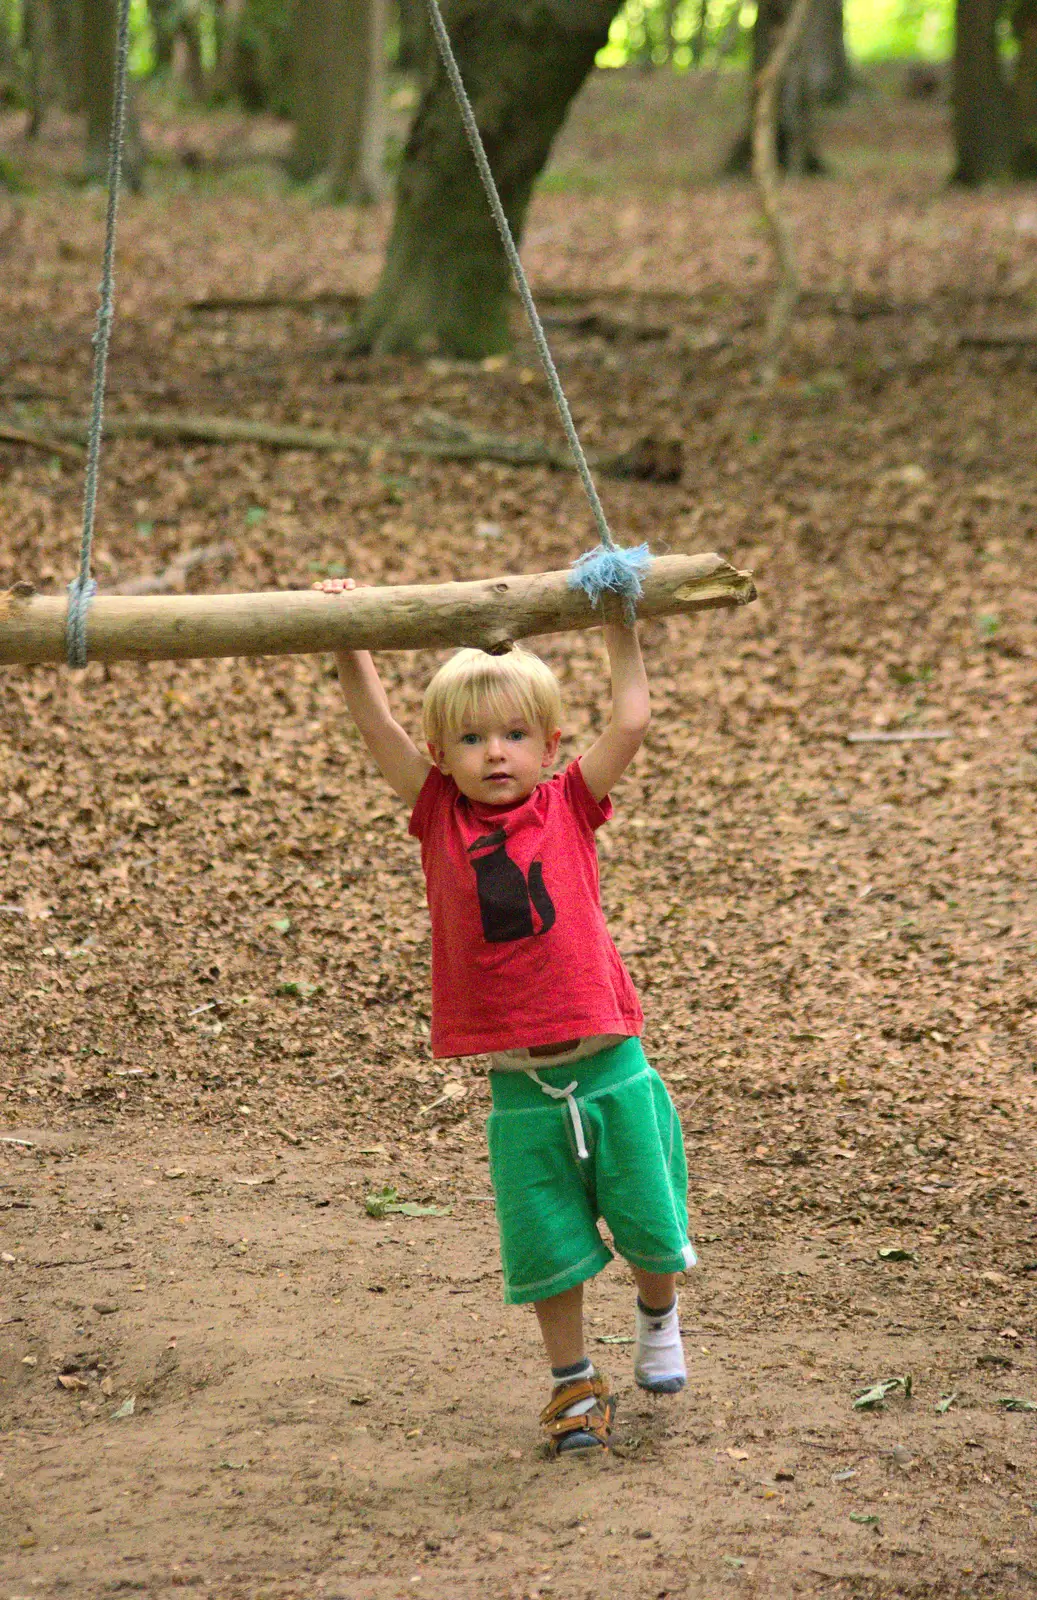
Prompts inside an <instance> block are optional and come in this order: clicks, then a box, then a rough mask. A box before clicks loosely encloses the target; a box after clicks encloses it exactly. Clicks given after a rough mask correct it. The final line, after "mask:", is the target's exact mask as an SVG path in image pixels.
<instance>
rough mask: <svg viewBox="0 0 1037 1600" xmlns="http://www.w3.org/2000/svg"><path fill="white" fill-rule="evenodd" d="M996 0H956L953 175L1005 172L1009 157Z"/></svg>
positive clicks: (961, 178)
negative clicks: (954, 149)
mask: <svg viewBox="0 0 1037 1600" xmlns="http://www.w3.org/2000/svg"><path fill="white" fill-rule="evenodd" d="M1000 10H1001V4H1000V0H957V9H956V13H955V35H954V89H953V107H954V114H953V121H954V141H955V148H956V151H957V166H956V168H955V172H954V181H955V182H956V183H963V184H968V185H970V186H971V185H976V184H981V183H990V182H992V181H993V180H994V179H997V178H1001V177H1004V176H1005V174H1006V172H1007V170H1008V167H1009V163H1010V158H1011V107H1010V102H1009V96H1008V88H1007V85H1006V83H1005V77H1004V73H1003V71H1002V69H1001V58H1000V55H999V53H998V42H997V22H998V14H999V12H1000Z"/></svg>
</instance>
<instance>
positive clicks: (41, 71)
mask: <svg viewBox="0 0 1037 1600" xmlns="http://www.w3.org/2000/svg"><path fill="white" fill-rule="evenodd" d="M22 36H23V38H24V41H25V49H26V54H27V56H28V61H29V75H28V90H29V127H28V130H27V133H28V137H29V138H30V139H35V138H37V137H38V136H39V133H40V130H41V128H42V127H43V119H44V117H45V116H46V112H47V107H48V105H49V104H50V103H51V101H52V100H53V98H54V84H55V77H56V69H55V66H54V36H53V31H52V28H51V13H50V5H49V0H25V4H24V9H23V11H22Z"/></svg>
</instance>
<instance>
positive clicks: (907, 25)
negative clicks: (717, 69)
mask: <svg viewBox="0 0 1037 1600" xmlns="http://www.w3.org/2000/svg"><path fill="white" fill-rule="evenodd" d="M844 16H845V28H846V45H847V49H848V51H849V53H850V54H851V55H852V56H854V57H856V59H857V60H858V61H876V60H898V59H916V60H917V59H923V60H928V61H938V60H946V59H947V58H948V57H949V56H950V53H951V49H952V46H953V39H954V0H844ZM755 22H756V5H755V4H754V3H753V0H627V3H626V5H624V7H623V9H622V10H621V11H620V13H619V15H618V16H617V17H616V18H615V20H614V22H613V24H612V27H611V29H610V31H609V42H608V44H607V45H606V46H605V48H604V49H603V50H602V51H600V52H599V55H598V65H599V67H626V66H631V65H633V64H636V63H640V64H648V63H651V64H652V65H655V66H662V65H665V64H667V63H668V64H669V65H671V66H673V67H676V68H679V69H680V68H685V67H691V66H702V67H711V66H717V65H723V64H724V63H726V62H738V63H740V64H744V62H745V60H746V57H747V54H748V40H749V36H750V34H751V33H752V29H753V25H754V24H755Z"/></svg>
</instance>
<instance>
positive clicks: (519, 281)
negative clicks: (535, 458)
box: [426, 0, 618, 551]
mask: <svg viewBox="0 0 1037 1600" xmlns="http://www.w3.org/2000/svg"><path fill="white" fill-rule="evenodd" d="M426 4H427V6H428V14H429V20H430V22H431V24H432V31H433V33H434V34H435V37H436V45H437V47H438V49H439V55H440V59H441V60H442V62H443V66H444V68H445V69H446V75H447V77H448V78H449V80H450V86H451V88H452V89H453V91H454V98H455V100H456V101H457V108H458V110H459V111H460V113H461V121H462V122H463V123H464V130H465V133H466V134H467V135H468V143H469V144H470V145H471V148H472V155H473V156H474V157H475V164H476V166H477V167H478V169H479V176H480V178H481V179H482V186H483V188H484V189H485V191H486V198H487V200H488V201H489V202H490V210H491V211H492V212H493V220H494V222H495V223H496V224H497V232H498V233H499V234H500V237H501V243H502V244H503V246H504V253H505V255H506V256H507V258H508V261H509V263H510V265H511V270H512V272H513V273H514V274H515V283H516V286H517V288H518V292H519V295H520V297H521V299H522V304H523V305H524V306H525V308H526V316H527V317H528V318H529V326H530V328H531V329H532V330H533V338H534V340H535V342H536V347H537V352H538V354H539V356H540V362H541V365H542V366H543V369H544V372H545V374H546V376H547V382H548V385H549V387H550V390H551V394H552V396H553V398H554V403H555V405H556V406H557V407H558V412H559V415H560V416H561V419H562V425H563V427H564V428H565V434H566V438H567V439H568V441H569V448H570V450H571V451H572V453H573V459H574V461H575V462H576V470H577V471H578V472H579V474H580V477H581V479H582V480H583V487H584V489H585V490H586V492H587V499H588V500H589V501H590V507H591V511H592V512H593V513H594V521H595V523H596V525H597V529H598V537H599V538H600V539H601V542H602V544H603V545H604V546H605V549H606V550H609V551H614V550H617V549H618V546H617V544H616V541H615V539H613V537H612V533H611V531H610V529H609V525H608V522H607V520H606V517H605V512H604V509H603V508H602V504H601V501H600V500H599V499H598V491H597V489H596V488H595V487H594V479H593V478H592V477H591V470H590V467H589V466H588V464H587V457H586V456H585V455H584V453H583V446H582V444H581V443H580V436H579V434H578V433H577V432H576V424H575V423H574V422H573V418H572V412H571V411H570V410H569V402H568V400H567V399H566V397H565V390H564V389H563V388H562V381H561V379H560V378H559V376H558V371H557V368H556V367H555V364H554V360H553V358H552V355H551V351H550V349H549V348H548V343H547V338H546V335H545V334H544V329H543V324H542V323H541V321H540V317H539V314H538V313H537V308H536V306H535V304H534V303H533V296H532V293H531V292H530V288H529V282H528V280H527V278H526V273H525V269H524V267H523V265H522V262H521V260H520V259H519V253H518V248H517V246H516V244H515V240H514V239H513V237H512V233H511V229H510V227H509V226H508V219H507V217H506V216H505V214H504V207H503V205H502V204H501V198H500V195H499V194H498V192H497V185H496V183H495V182H494V179H493V173H492V172H491V171H490V163H489V161H488V160H487V158H486V150H485V148H484V146H483V142H482V136H481V135H480V133H479V128H478V125H477V123H476V120H475V112H474V111H473V110H472V103H471V101H470V100H469V98H468V91H467V90H466V89H465V86H464V80H463V79H462V77H461V72H460V69H459V67H458V65H457V60H456V57H455V56H454V52H453V49H452V47H451V44H450V35H449V34H448V33H447V31H446V24H445V23H444V21H443V14H442V12H441V11H440V9H439V0H426Z"/></svg>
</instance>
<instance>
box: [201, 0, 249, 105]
mask: <svg viewBox="0 0 1037 1600" xmlns="http://www.w3.org/2000/svg"><path fill="white" fill-rule="evenodd" d="M243 11H244V0H217V5H216V10H215V20H216V65H215V67H214V68H213V72H212V81H211V83H210V85H209V92H210V95H211V97H212V99H213V100H215V101H216V102H217V103H221V102H223V101H225V100H229V99H230V98H231V96H232V95H233V94H234V92H235V83H236V81H237V78H238V72H239V65H238V54H239V49H240V45H241V22H242V13H243Z"/></svg>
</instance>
